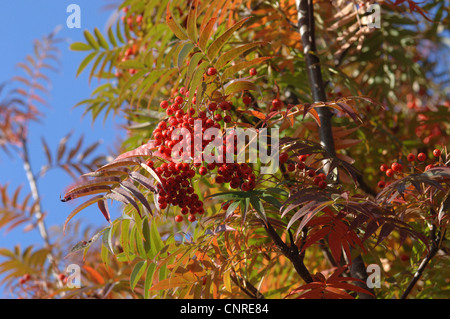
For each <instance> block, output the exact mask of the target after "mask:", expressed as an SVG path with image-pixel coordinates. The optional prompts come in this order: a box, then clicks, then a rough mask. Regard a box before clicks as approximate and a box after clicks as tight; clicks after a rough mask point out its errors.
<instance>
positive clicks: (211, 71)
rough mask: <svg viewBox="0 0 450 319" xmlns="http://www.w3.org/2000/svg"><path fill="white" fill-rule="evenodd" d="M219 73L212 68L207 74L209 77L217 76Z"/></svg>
mask: <svg viewBox="0 0 450 319" xmlns="http://www.w3.org/2000/svg"><path fill="white" fill-rule="evenodd" d="M216 73H217V70H216V69H215V68H213V67H210V68H209V69H208V71H206V74H208V75H209V76H212V75H215V74H216Z"/></svg>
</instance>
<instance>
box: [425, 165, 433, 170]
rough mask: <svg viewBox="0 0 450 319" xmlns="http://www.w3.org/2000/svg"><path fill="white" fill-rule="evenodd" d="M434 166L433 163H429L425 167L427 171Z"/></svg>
mask: <svg viewBox="0 0 450 319" xmlns="http://www.w3.org/2000/svg"><path fill="white" fill-rule="evenodd" d="M433 167H434V165H433V164H430V165H427V166H426V167H425V171H428V170H429V169H431V168H433Z"/></svg>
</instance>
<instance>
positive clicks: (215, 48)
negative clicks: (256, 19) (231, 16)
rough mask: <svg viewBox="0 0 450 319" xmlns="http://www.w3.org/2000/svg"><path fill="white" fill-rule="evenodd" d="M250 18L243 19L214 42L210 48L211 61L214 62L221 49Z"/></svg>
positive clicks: (209, 56)
mask: <svg viewBox="0 0 450 319" xmlns="http://www.w3.org/2000/svg"><path fill="white" fill-rule="evenodd" d="M248 19H249V18H245V19H242V20H240V21H238V22H236V24H234V25H233V26H232V27H231V28H229V29H228V30H227V31H225V32H224V33H223V34H222V35H221V36H219V37H218V38H217V39H215V40H214V42H213V43H211V45H210V46H209V48H208V53H207V55H208V58H209V59H210V60H213V59H214V58H215V57H216V56H217V54H218V53H219V51H220V49H221V48H222V47H223V46H224V44H225V43H226V42H227V41H228V40H229V39H230V38H231V36H232V35H233V33H234V32H235V31H236V30H237V29H239V28H240V27H241V26H242V25H243V24H244V23H245V22H246V21H247V20H248Z"/></svg>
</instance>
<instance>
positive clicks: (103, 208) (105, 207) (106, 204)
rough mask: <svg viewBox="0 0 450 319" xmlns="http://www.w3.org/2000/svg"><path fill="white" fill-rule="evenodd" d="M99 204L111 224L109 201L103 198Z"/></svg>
mask: <svg viewBox="0 0 450 319" xmlns="http://www.w3.org/2000/svg"><path fill="white" fill-rule="evenodd" d="M97 204H98V208H99V209H100V211H101V212H102V214H103V216H104V217H105V219H106V221H107V222H108V223H110V224H111V217H110V215H109V209H108V203H107V202H106V200H104V199H101V200H99V201H98V202H97Z"/></svg>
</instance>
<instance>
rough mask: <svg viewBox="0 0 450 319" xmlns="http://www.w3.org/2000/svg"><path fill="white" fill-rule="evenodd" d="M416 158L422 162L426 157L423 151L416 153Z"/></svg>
mask: <svg viewBox="0 0 450 319" xmlns="http://www.w3.org/2000/svg"><path fill="white" fill-rule="evenodd" d="M417 159H418V160H419V161H421V162H423V161H425V160H426V159H427V156H426V155H425V153H419V154H417Z"/></svg>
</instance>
